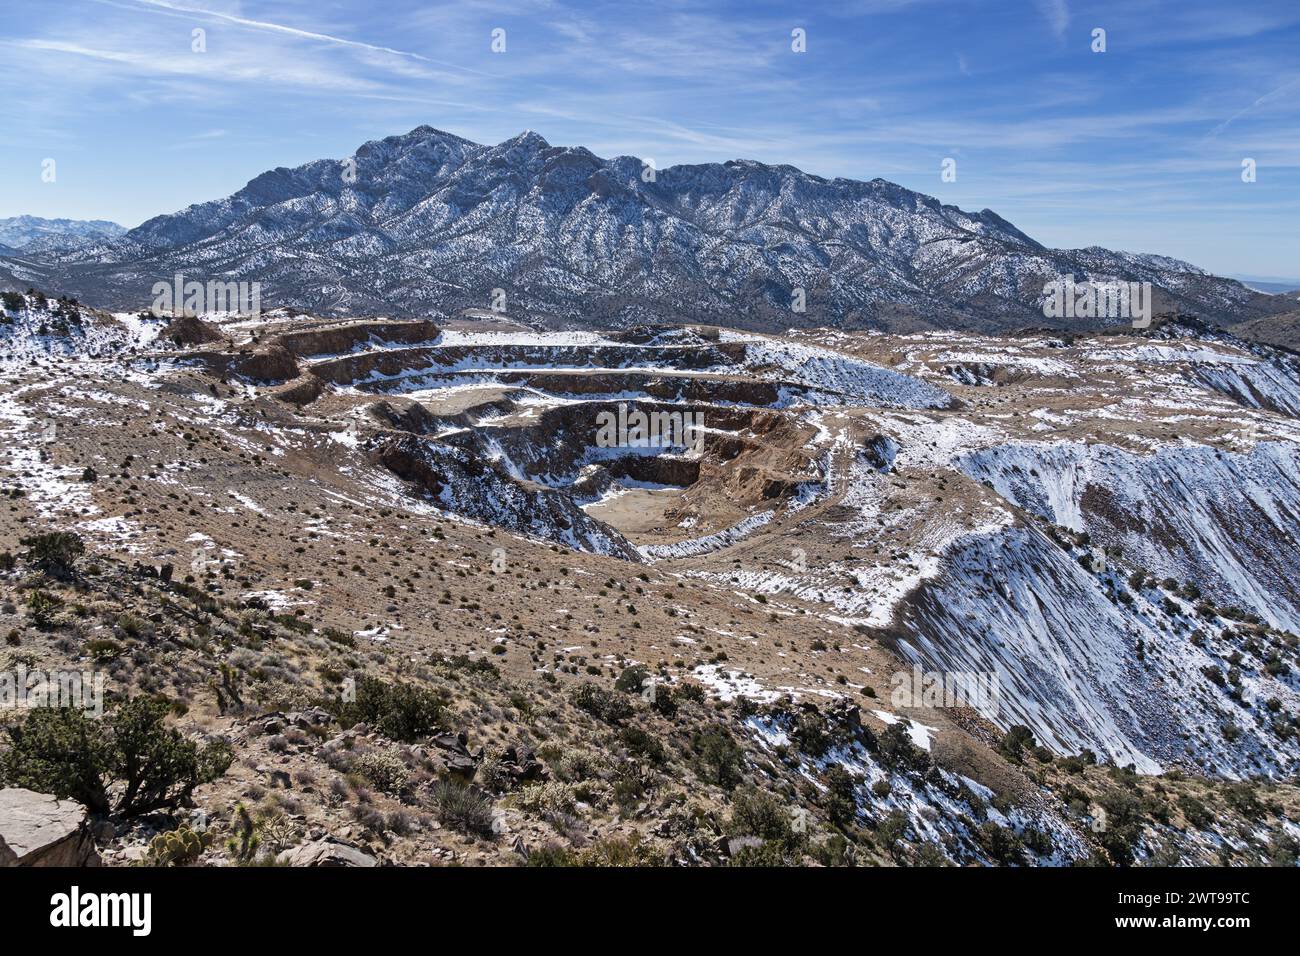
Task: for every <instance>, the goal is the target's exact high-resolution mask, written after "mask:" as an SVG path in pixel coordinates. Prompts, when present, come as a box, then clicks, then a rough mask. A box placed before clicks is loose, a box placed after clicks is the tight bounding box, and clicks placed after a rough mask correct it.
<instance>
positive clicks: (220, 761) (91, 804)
mask: <svg viewBox="0 0 1300 956" xmlns="http://www.w3.org/2000/svg"><path fill="white" fill-rule="evenodd" d="M168 709H169V706H168V703H167V701H165V700H161V699H158V698H155V697H136V698H134V699H133V700H129V701H127V702H125V703H124V704H122V705H121V706H120V707H118V708H117V709H116V710H114V711H113V712H112V713H111V714H109V715H108V716H106V717H104V718H103V719H102V720H93V719H91V718H90V717H87V716H86V714H85V712H84V711H81V710H78V709H75V708H71V707H49V708H39V709H36V710H33V711H31V712H30V713H28V714H27V716H26V719H25V720H24V721H23V722H22V723H20V724H17V725H16V726H14V727H11V728H10V730H9V735H10V738H11V742H12V746H11V747H10V749H9V750H8V751H7V752H5V753H4V755H3V756H2V757H0V778H2V779H3V780H4V781H5V783H6V785H8V786H18V787H26V788H27V789H29V790H36V791H38V792H41V793H53V794H54V795H55V796H57V797H60V798H66V797H71V798H73V799H75V800H78V801H80V802H81V803H83V804H85V805H86V807H87V808H89V809H90V810H91V811H93V812H95V813H110V812H112V813H117V814H121V815H123V816H128V817H130V816H138V815H140V814H142V813H150V812H153V811H155V810H169V809H175V808H177V807H180V806H184V805H186V804H187V803H188V802H189V800H190V795H191V794H192V793H193V791H194V788H195V787H197V786H199V785H200V784H203V783H208V782H210V781H212V780H215V779H217V778H218V777H220V776H221V775H222V774H224V773H225V772H226V770H227V769H228V768H229V767H230V761H231V751H230V746H229V744H226V743H224V742H217V743H213V744H208V745H206V746H204V747H199V745H198V744H196V743H195V742H193V741H191V740H186V739H185V738H184V737H183V736H181V734H180V733H178V732H177V731H176V730H173V729H172V728H170V727H166V726H164V724H163V718H164V717H165V716H166V715H167V712H168Z"/></svg>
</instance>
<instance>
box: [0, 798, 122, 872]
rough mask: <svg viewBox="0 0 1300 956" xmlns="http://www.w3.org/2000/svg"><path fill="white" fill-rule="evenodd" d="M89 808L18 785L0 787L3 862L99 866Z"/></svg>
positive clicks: (13, 864) (26, 864)
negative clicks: (87, 809) (87, 820)
mask: <svg viewBox="0 0 1300 956" xmlns="http://www.w3.org/2000/svg"><path fill="white" fill-rule="evenodd" d="M99 863H100V860H99V854H98V853H96V852H95V845H94V843H93V842H92V840H91V838H90V833H89V829H88V826H87V822H86V808H85V807H83V806H82V805H81V804H79V803H77V802H76V801H75V800H59V799H58V798H56V797H53V796H51V795H49V794H47V793H36V792H34V791H32V790H23V789H21V788H18V787H6V788H5V789H4V790H0V866H98V865H99Z"/></svg>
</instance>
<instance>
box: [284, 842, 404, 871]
mask: <svg viewBox="0 0 1300 956" xmlns="http://www.w3.org/2000/svg"><path fill="white" fill-rule="evenodd" d="M276 863H278V864H279V865H280V866H378V865H379V864H378V861H377V860H376V859H375V858H374V857H373V856H371V855H370V854H369V853H367V852H365V851H364V850H359V849H357V848H356V847H354V846H350V845H349V844H347V843H343V842H342V841H340V840H335V839H334V838H333V837H326V838H325V839H323V840H314V841H312V842H311V843H304V844H303V845H302V846H299V847H295V848H294V849H292V850H285V851H284V852H283V853H281V854H280V855H279V856H278V857H277V858H276Z"/></svg>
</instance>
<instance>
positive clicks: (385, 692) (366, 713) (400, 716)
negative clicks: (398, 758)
mask: <svg viewBox="0 0 1300 956" xmlns="http://www.w3.org/2000/svg"><path fill="white" fill-rule="evenodd" d="M324 703H325V706H326V708H327V709H328V710H329V711H330V712H331V713H333V714H334V716H335V717H336V718H337V719H338V722H339V723H340V724H341V725H342V726H343V727H352V726H355V725H356V724H362V723H364V724H369V725H370V726H372V727H374V728H375V729H376V730H378V731H379V732H380V733H381V734H383V735H384V736H385V737H387V738H388V739H390V740H402V741H407V742H411V741H415V740H419V739H420V738H422V737H427V736H429V734H431V733H433V732H434V731H435V730H437V729H438V728H439V726H440V724H441V721H442V717H443V706H442V701H441V700H440V699H439V698H438V696H437V695H436V694H435V693H434V692H433V691H430V690H427V689H425V688H423V687H417V686H415V685H414V684H390V683H388V682H387V681H384V680H380V679H379V678H378V677H373V676H370V675H363V676H361V677H359V678H357V683H356V697H355V700H352V701H344V700H341V699H338V698H330V699H329V700H327V701H325V702H324Z"/></svg>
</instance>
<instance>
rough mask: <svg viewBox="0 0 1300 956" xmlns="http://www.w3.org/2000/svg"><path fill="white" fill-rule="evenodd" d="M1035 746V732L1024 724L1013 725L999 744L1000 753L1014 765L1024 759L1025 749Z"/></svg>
mask: <svg viewBox="0 0 1300 956" xmlns="http://www.w3.org/2000/svg"><path fill="white" fill-rule="evenodd" d="M1034 746H1035V742H1034V732H1033V731H1032V730H1030V729H1029V728H1028V727H1026V726H1025V725H1024V724H1013V725H1012V726H1011V728H1010V729H1009V730H1008V731H1007V732H1006V733H1005V734H1003V736H1002V739H1001V740H1000V741H999V742H998V751H999V752H1000V753H1001V754H1002V756H1004V757H1006V758H1007V759H1008V760H1010V761H1011V762H1012V763H1019V762H1020V761H1021V760H1022V759H1023V758H1024V749H1025V748H1026V747H1029V748H1033V747H1034Z"/></svg>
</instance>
